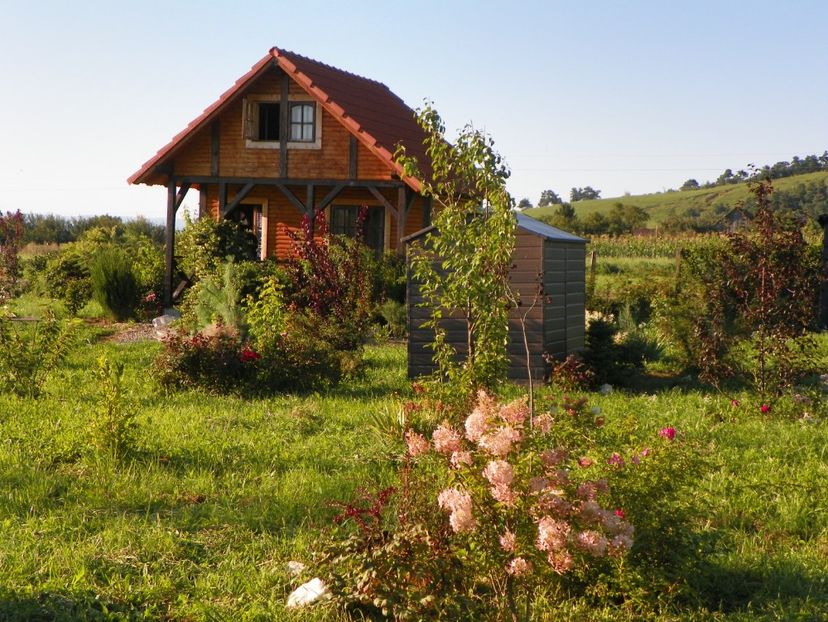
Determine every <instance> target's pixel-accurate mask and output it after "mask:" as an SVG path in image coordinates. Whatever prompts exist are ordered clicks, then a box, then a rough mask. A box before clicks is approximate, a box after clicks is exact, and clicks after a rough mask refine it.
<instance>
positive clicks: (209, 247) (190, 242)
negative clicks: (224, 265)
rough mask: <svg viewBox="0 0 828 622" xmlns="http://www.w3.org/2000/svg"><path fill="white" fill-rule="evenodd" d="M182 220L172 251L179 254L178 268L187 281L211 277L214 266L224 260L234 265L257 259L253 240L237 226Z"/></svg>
mask: <svg viewBox="0 0 828 622" xmlns="http://www.w3.org/2000/svg"><path fill="white" fill-rule="evenodd" d="M185 220H186V224H185V227H184V230H183V231H181V233H179V234H178V237H177V240H176V249H177V251H178V252H179V253H180V254H181V261H180V264H179V265H180V268H181V269H182V270H183V271H184V272H185V273H186V274H187V276H188V277H189V278H191V279H194V280H199V279H202V278H204V277H206V276H209V275H211V274H215V271H216V266H217V265H218V264H219V263H220V262H222V261H224V260H225V259H227V258H228V257H232V258H233V259H234V260H235V261H238V262H241V261H245V260H253V259H257V257H256V240H255V238H253V237H252V236H251V235H250V232H249V231H248V230H247V229H245V228H244V227H243V226H242V225H240V224H239V223H236V222H233V221H230V220H220V221H215V220H214V219H212V218H209V217H205V218H199V219H198V220H192V219H191V218H190V216H189V214H186V215H185Z"/></svg>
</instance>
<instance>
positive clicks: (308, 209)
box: [305, 184, 316, 235]
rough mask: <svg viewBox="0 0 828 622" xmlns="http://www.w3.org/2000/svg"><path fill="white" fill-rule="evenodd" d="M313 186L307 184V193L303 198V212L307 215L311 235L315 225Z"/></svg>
mask: <svg viewBox="0 0 828 622" xmlns="http://www.w3.org/2000/svg"><path fill="white" fill-rule="evenodd" d="M314 190H315V187H314V185H313V184H308V186H307V194H306V198H305V213H306V214H307V215H308V220H309V221H310V230H311V235H313V233H314V228H315V225H316V209H315V207H314V204H313V199H314V197H313V195H314Z"/></svg>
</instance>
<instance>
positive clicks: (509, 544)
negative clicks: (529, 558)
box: [500, 529, 517, 553]
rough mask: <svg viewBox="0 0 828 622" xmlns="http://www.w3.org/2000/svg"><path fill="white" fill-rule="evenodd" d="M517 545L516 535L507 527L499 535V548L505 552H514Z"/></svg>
mask: <svg viewBox="0 0 828 622" xmlns="http://www.w3.org/2000/svg"><path fill="white" fill-rule="evenodd" d="M516 545H517V536H515V534H513V533H512V532H511V531H509V530H508V529H507V530H506V531H504V532H503V535H501V536H500V548H502V549H503V550H504V551H506V552H507V553H514V552H515V546H516Z"/></svg>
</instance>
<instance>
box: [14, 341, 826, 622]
mask: <svg viewBox="0 0 828 622" xmlns="http://www.w3.org/2000/svg"><path fill="white" fill-rule="evenodd" d="M104 334H105V331H103V330H102V329H100V328H89V329H86V330H85V333H84V341H83V344H82V345H81V347H80V348H79V349H78V350H77V352H76V353H75V354H74V355H73V356H72V357H71V358H70V359H69V361H68V362H67V364H66V365H65V367H63V368H62V369H60V370H58V371H57V372H56V374H55V376H54V378H52V379H51V380H50V382H49V383H48V384H47V387H46V394H45V396H44V397H42V398H41V399H39V400H37V401H33V400H20V399H17V398H14V397H11V396H7V395H3V396H0V487H2V490H3V491H4V493H5V494H3V495H2V496H0V525H2V530H0V586H2V587H0V620H86V619H89V620H121V619H130V620H293V619H296V620H310V619H335V620H338V619H344V615H343V614H341V613H339V612H336V611H333V610H331V609H329V608H327V607H325V606H322V607H317V608H313V609H310V610H306V611H298V612H290V611H288V610H286V609H285V608H284V603H285V600H286V596H287V594H288V593H289V592H290V591H291V590H292V589H293V587H295V585H296V579H294V578H291V577H290V576H288V573H287V571H286V568H285V563H286V562H287V561H288V560H290V559H299V560H302V561H305V562H307V561H309V560H310V556H311V552H312V551H313V550H314V549H315V547H316V546H317V545H318V541H319V537H320V533H322V531H323V530H324V529H326V528H327V527H328V526H329V525H330V521H331V518H332V516H333V515H334V514H335V509H334V508H332V507H331V506H330V505H329V504H330V502H331V501H335V500H343V499H346V498H348V497H349V496H350V495H351V494H352V492H353V491H354V490H355V489H356V488H357V487H360V486H366V487H374V486H381V485H387V484H388V483H389V482H392V481H393V478H394V470H393V467H392V466H391V464H390V463H389V461H388V460H387V458H388V455H389V454H388V451H389V448H388V447H387V445H385V444H383V443H381V442H380V441H379V440H378V439H377V438H376V436H375V435H373V434H372V433H371V427H370V422H371V420H372V415H373V414H375V413H377V412H383V411H385V410H388V409H390V410H392V411H393V409H396V408H397V407H398V405H399V403H400V401H401V400H404V399H408V396H409V391H410V390H409V386H408V383H407V381H406V379H405V348H404V347H403V346H374V347H370V348H368V350H367V353H366V354H367V366H366V371H365V374H364V376H363V377H361V378H358V379H356V380H354V381H350V382H348V383H345V384H343V385H342V386H340V387H338V388H336V389H332V390H330V391H327V392H325V393H317V394H307V395H284V396H279V397H274V398H269V399H253V400H245V399H241V398H234V397H214V396H209V395H206V394H203V393H197V392H184V393H178V394H173V395H165V394H163V393H160V392H158V391H157V390H156V389H155V388H154V385H153V382H152V378H151V376H152V372H151V362H152V360H153V358H154V356H155V355H156V353H157V352H158V349H159V345H158V344H156V343H152V342H141V343H132V344H118V343H111V342H108V341H102V340H101V337H102V336H103V335H104ZM101 354H105V355H107V356H108V357H110V358H112V359H117V360H121V361H123V362H124V363H125V365H126V369H127V373H126V378H125V382H126V385H127V386H128V388H129V389H130V391H131V398H130V400H131V403H132V404H133V405H134V407H135V408H136V409H137V411H138V415H139V416H138V420H139V423H140V430H141V434H140V442H139V444H138V449H137V451H136V452H135V453H134V455H133V456H132V457H131V458H130V459H129V460H127V461H126V462H125V463H123V464H122V465H120V466H118V465H113V464H111V463H109V462H107V461H103V460H99V459H98V458H96V455H95V452H94V451H93V449H92V447H91V444H90V442H91V441H90V434H89V427H90V425H91V423H92V421H93V418H94V416H95V409H96V405H97V403H98V395H97V388H96V387H95V385H94V383H93V381H92V377H93V376H92V371H91V370H92V369H93V368H94V363H95V360H96V359H97V357H98V356H100V355H101ZM679 384H680V383H679ZM641 386H642V387H643V386H645V384H644V383H642V384H641ZM665 386H666V385H665ZM682 386H684V387H685V388H681V387H682ZM692 386H693V385H681V386H679V387H678V388H672V389H664V390H661V391H656V392H653V391H652V390H650V392H649V393H645V392H643V391H642V390H641V389H639V390H637V391H629V392H614V393H612V394H610V395H607V396H602V395H599V394H593V395H590V400H591V403H592V404H594V405H596V406H599V407H600V408H601V409H602V411H603V415H604V416H605V417H606V419H607V428H608V432H609V433H613V434H617V435H618V436H619V437H620V436H625V437H633V438H638V439H641V440H642V442H644V441H645V439H652V438H654V437H655V436H656V434H657V431H658V430H659V429H660V428H661V427H664V426H666V425H673V426H675V427H676V428H677V429H678V430H679V437H680V442H684V441H687V442H690V441H692V442H694V443H699V444H701V445H702V446H703V447H704V451H705V455H706V458H707V461H708V466H707V468H706V469H705V470H704V471H702V472H700V474H699V478H698V481H697V482H695V484H694V486H693V487H692V488H691V489H688V490H685V491H683V492H681V493H677V494H681V495H682V503H692V504H694V506H695V507H697V508H698V509H699V510H700V512H699V515H700V518H699V519H697V520H695V521H694V522H693V524H692V525H691V526H690V528H692V529H694V530H695V531H696V532H697V533H698V535H699V542H700V544H699V549H698V550H697V551H696V552H695V554H694V557H695V559H694V564H693V565H692V568H694V570H693V572H692V573H688V576H685V577H683V579H684V581H686V582H687V583H688V585H690V586H691V588H692V589H691V590H689V591H685V592H684V593H683V595H681V596H680V597H679V596H675V597H671V595H670V593H669V590H667V591H665V594H664V596H663V598H661V599H660V600H659V601H658V603H657V604H653V603H652V602H651V601H650V600H644V599H642V600H637V599H636V598H635V597H633V598H631V599H630V600H627V601H625V602H611V601H610V602H607V601H604V602H603V603H601V602H599V601H596V600H595V599H587V598H584V599H582V600H576V601H571V600H567V601H560V600H557V599H556V597H555V596H554V594H545V595H543V596H541V597H539V600H538V602H537V603H536V607H535V619H538V620H552V619H564V620H638V619H657V620H754V619H767V620H787V619H801V620H811V619H813V620H821V619H825V617H824V616H826V615H828V483H827V482H828V450H826V447H828V424H826V419H825V418H824V415H825V413H824V412H822V409H821V407H815V409H814V411H813V412H812V415H813V418H812V419H810V420H807V421H805V420H800V419H797V418H794V417H792V416H786V415H785V414H784V413H782V412H779V413H776V414H775V415H774V416H773V417H768V416H762V415H761V414H759V412H758V404H757V403H756V401H755V399H754V398H753V397H752V396H750V395H746V394H741V395H736V396H722V395H717V394H714V393H709V392H705V391H704V390H703V389H701V388H688V387H692ZM731 397H736V398H738V399H739V400H740V402H741V404H740V406H739V407H733V406H732V405H731V403H730V399H731ZM676 501H677V502H678V501H679V500H678V499H677V500H676ZM671 537H673V535H672V534H670V533H665V534H664V538H666V539H669V538H671Z"/></svg>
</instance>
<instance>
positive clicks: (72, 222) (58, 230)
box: [23, 214, 164, 244]
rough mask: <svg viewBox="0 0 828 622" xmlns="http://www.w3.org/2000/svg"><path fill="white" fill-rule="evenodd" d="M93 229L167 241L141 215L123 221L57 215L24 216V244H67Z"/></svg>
mask: <svg viewBox="0 0 828 622" xmlns="http://www.w3.org/2000/svg"><path fill="white" fill-rule="evenodd" d="M94 228H102V229H106V230H112V231H116V232H117V233H121V234H126V233H131V234H135V235H145V236H147V237H148V238H150V239H151V240H152V241H154V242H156V243H158V244H161V243H163V242H164V227H163V226H162V225H156V224H153V223H151V222H150V221H149V220H147V219H146V218H143V217H141V216H139V217H138V218H135V219H133V220H126V221H125V220H124V219H122V218H120V217H119V216H110V215H108V214H104V215H102V216H73V217H71V218H67V217H65V216H58V215H55V214H24V215H23V243H24V244H28V243H30V242H33V243H35V244H67V243H69V242H76V241H77V240H78V239H79V238H80V237H81V235H83V234H84V233H85V232H86V231H89V230H90V229H94Z"/></svg>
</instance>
